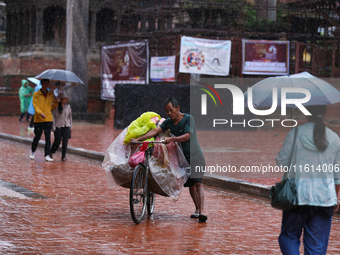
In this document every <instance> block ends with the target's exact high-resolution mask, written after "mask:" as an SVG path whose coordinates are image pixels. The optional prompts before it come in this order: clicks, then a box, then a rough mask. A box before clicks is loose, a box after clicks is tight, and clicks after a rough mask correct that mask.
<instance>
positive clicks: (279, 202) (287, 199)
mask: <svg viewBox="0 0 340 255" xmlns="http://www.w3.org/2000/svg"><path fill="white" fill-rule="evenodd" d="M297 131H298V128H297V127H296V128H295V133H294V141H293V148H292V150H291V152H290V158H289V164H288V174H287V178H286V179H285V180H282V181H281V182H279V183H276V185H275V186H272V188H271V190H270V197H271V205H272V207H273V208H275V209H278V210H282V211H288V210H292V209H294V208H295V207H297V204H298V200H297V188H296V185H295V183H292V182H291V181H290V179H289V171H290V166H291V162H292V156H293V151H294V147H295V140H296V135H297Z"/></svg>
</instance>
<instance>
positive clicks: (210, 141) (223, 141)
mask: <svg viewBox="0 0 340 255" xmlns="http://www.w3.org/2000/svg"><path fill="white" fill-rule="evenodd" d="M27 127H28V123H26V122H19V121H18V117H0V133H7V134H12V135H18V136H21V137H30V138H33V137H34V133H33V132H32V131H28V130H27ZM331 128H332V129H333V130H334V131H335V132H337V133H338V134H340V127H339V126H332V127H331ZM121 131H122V130H116V129H114V128H113V120H107V122H106V124H105V125H100V124H90V123H85V122H75V123H74V125H73V130H72V138H71V139H70V140H69V146H73V147H78V148H84V149H87V150H92V151H98V152H103V153H105V152H106V150H107V149H108V147H109V146H110V145H111V143H112V141H113V140H114V139H115V137H117V136H118V134H119V133H120V132H121ZM288 131H289V130H288V129H286V128H282V127H281V128H272V129H259V130H257V131H246V132H245V131H214V132H213V131H198V132H197V133H198V139H199V143H200V146H201V147H202V150H203V153H204V156H205V159H206V164H207V165H208V166H217V165H218V166H231V167H232V166H235V167H236V169H237V170H238V171H239V169H240V167H241V166H249V167H252V166H261V165H262V166H275V165H276V163H275V156H276V154H277V152H278V151H279V150H280V148H281V146H282V143H283V140H284V138H285V136H286V134H287V132H288ZM52 137H53V135H52ZM42 139H44V137H43V136H42ZM59 150H60V149H59ZM215 174H220V175H224V176H228V177H231V178H237V179H242V180H247V181H251V182H255V183H260V184H265V185H268V186H271V185H273V184H274V183H275V182H276V181H279V180H280V178H281V176H282V173H280V172H278V173H275V172H274V173H265V174H263V173H254V172H253V173H240V172H222V173H221V172H219V173H215Z"/></svg>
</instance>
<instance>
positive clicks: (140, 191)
mask: <svg viewBox="0 0 340 255" xmlns="http://www.w3.org/2000/svg"><path fill="white" fill-rule="evenodd" d="M147 190H148V176H147V172H146V169H145V167H144V166H143V165H138V166H136V168H135V170H134V171H133V176H132V180H131V186H130V211H131V217H132V219H133V221H134V222H135V223H136V224H139V223H141V221H142V220H143V217H144V214H145V209H146V202H147Z"/></svg>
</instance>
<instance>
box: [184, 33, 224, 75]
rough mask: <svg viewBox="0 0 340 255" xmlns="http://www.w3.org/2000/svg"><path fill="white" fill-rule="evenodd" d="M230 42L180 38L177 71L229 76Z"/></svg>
mask: <svg viewBox="0 0 340 255" xmlns="http://www.w3.org/2000/svg"><path fill="white" fill-rule="evenodd" d="M230 52H231V41H223V40H210V39H203V38H194V37H187V36H182V38H181V54H180V61H179V71H180V72H181V73H196V74H210V75H220V76H227V75H229V68H230Z"/></svg>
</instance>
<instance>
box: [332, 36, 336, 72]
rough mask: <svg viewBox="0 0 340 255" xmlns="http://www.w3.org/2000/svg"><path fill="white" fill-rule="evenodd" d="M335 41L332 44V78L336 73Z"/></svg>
mask: <svg viewBox="0 0 340 255" xmlns="http://www.w3.org/2000/svg"><path fill="white" fill-rule="evenodd" d="M335 47H336V45H335V41H333V45H332V78H334V74H335Z"/></svg>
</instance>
